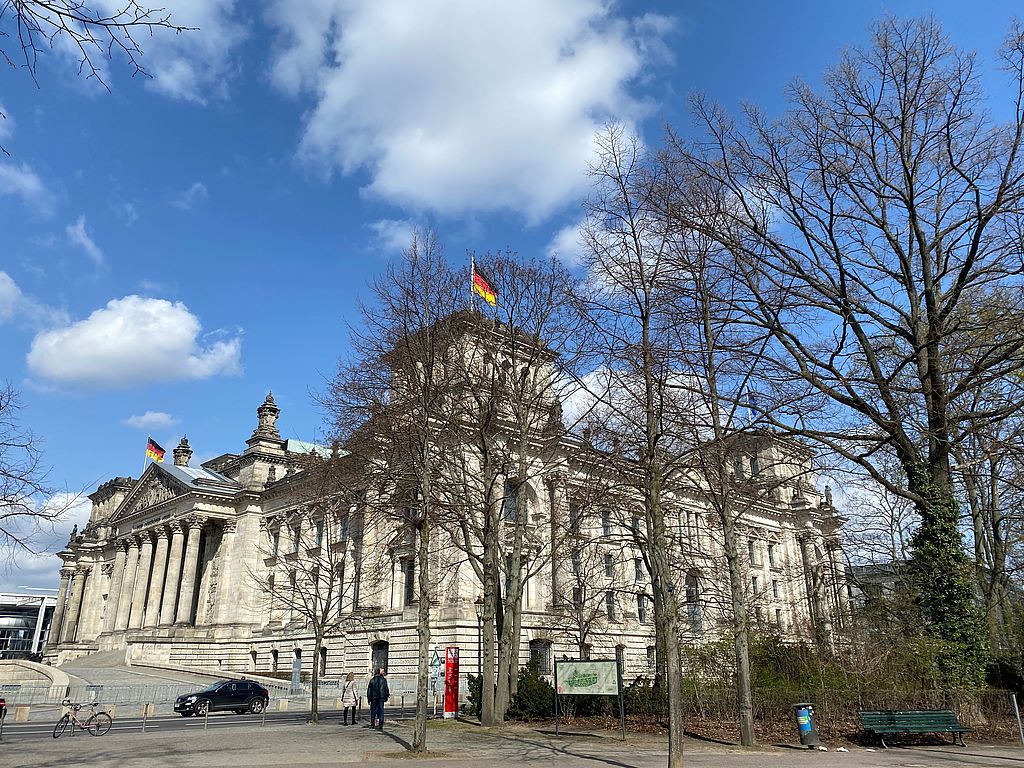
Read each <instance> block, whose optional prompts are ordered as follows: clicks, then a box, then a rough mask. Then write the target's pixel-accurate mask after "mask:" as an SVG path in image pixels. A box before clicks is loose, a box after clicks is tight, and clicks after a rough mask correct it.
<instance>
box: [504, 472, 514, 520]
mask: <svg viewBox="0 0 1024 768" xmlns="http://www.w3.org/2000/svg"><path fill="white" fill-rule="evenodd" d="M501 516H502V517H503V518H504V519H505V520H508V521H514V520H515V519H516V517H517V514H516V484H515V483H514V482H512V481H511V480H506V481H505V498H504V499H502V502H501Z"/></svg>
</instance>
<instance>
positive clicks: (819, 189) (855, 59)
mask: <svg viewBox="0 0 1024 768" xmlns="http://www.w3.org/2000/svg"><path fill="white" fill-rule="evenodd" d="M1001 60H1002V64H1003V66H1004V68H1005V70H1006V71H1007V72H1008V73H1009V75H1010V78H1011V83H1012V89H1011V97H1010V105H1009V106H1010V120H1009V122H1008V123H1007V124H997V123H995V121H994V120H993V118H992V117H991V112H990V110H989V109H987V106H986V104H985V103H984V94H983V92H982V89H981V84H980V76H979V73H978V71H977V69H976V65H975V58H974V56H973V55H971V54H968V53H965V52H963V51H961V50H959V49H957V48H956V47H955V46H954V45H953V44H952V43H950V41H949V39H948V37H947V36H946V35H945V33H944V32H943V31H942V29H941V27H940V25H939V24H938V22H937V21H935V20H934V19H931V18H926V19H919V20H911V21H902V20H899V19H895V18H886V19H883V20H882V21H880V22H878V23H877V24H876V25H875V26H874V28H873V34H872V44H871V46H870V47H869V48H867V49H860V48H853V49H850V50H848V51H847V52H846V53H844V55H843V57H842V59H841V62H840V64H839V65H838V66H837V67H835V68H834V69H832V70H830V71H829V72H828V73H826V76H825V78H824V84H825V85H824V92H823V93H818V92H816V91H815V90H814V89H813V88H812V87H811V86H809V85H806V84H803V83H798V84H796V85H795V86H794V87H793V88H792V91H791V93H792V98H793V106H792V108H791V110H790V111H789V112H788V113H787V114H786V116H785V117H784V119H782V120H779V121H777V122H771V121H769V120H768V119H767V118H766V117H765V116H764V115H763V114H761V113H760V112H758V111H757V110H756V109H754V108H750V109H748V110H747V114H746V117H747V121H746V122H747V127H746V128H745V129H744V128H740V127H737V125H736V124H735V123H733V122H732V121H731V120H730V119H729V118H728V116H726V115H725V114H724V113H723V112H722V111H721V110H720V109H718V108H716V107H714V106H711V105H708V104H707V103H705V102H703V101H702V100H700V99H698V100H696V102H695V103H696V112H697V115H698V117H699V119H700V121H701V123H702V125H703V126H704V127H705V128H706V132H707V133H706V142H705V144H704V145H703V146H702V147H701V148H700V151H696V152H694V151H690V150H689V149H687V148H685V147H683V146H682V142H679V141H678V140H676V141H675V147H674V148H675V149H676V150H678V151H679V152H680V154H681V155H684V156H688V157H689V158H690V159H691V160H693V161H694V164H695V165H696V166H699V167H700V169H701V171H702V172H703V173H704V174H705V175H706V178H707V179H708V183H709V184H710V185H718V186H719V188H720V189H721V191H722V194H723V196H725V195H727V196H728V198H729V205H724V206H722V210H721V212H722V214H723V217H724V220H725V223H724V224H723V223H722V222H721V221H719V222H716V225H715V227H714V228H713V230H709V234H710V236H712V237H718V238H720V239H721V240H723V241H727V242H728V246H729V247H730V248H733V249H735V250H736V251H737V252H738V253H742V254H743V255H744V257H745V261H746V263H747V265H748V284H749V286H750V288H751V290H752V291H753V292H754V294H755V295H756V296H757V299H758V301H757V311H756V313H754V315H753V317H756V318H757V319H758V320H759V322H760V323H761V325H762V327H764V328H765V329H766V330H769V331H770V332H771V334H772V337H773V345H772V357H773V362H774V364H775V366H776V368H777V372H776V376H777V377H778V378H779V379H783V378H786V377H789V378H792V379H794V380H796V381H800V382H802V383H804V384H805V385H806V386H807V387H808V389H809V391H810V392H812V393H813V395H814V397H815V399H816V401H817V407H814V408H810V409H808V408H806V407H803V408H802V409H801V410H802V411H803V412H802V413H798V412H795V411H788V410H785V409H784V410H782V411H780V412H777V413H776V414H775V417H776V418H774V420H773V421H774V425H775V426H776V427H777V428H780V429H787V430H791V431H795V432H798V433H800V434H803V435H806V436H809V437H812V438H813V439H815V440H817V441H819V442H821V443H822V444H824V445H825V446H827V447H828V448H829V449H830V450H832V451H835V452H836V453H838V454H839V455H840V456H843V457H845V458H846V459H848V460H849V461H851V462H854V463H856V464H858V465H860V466H861V467H862V468H864V469H865V470H866V471H867V472H868V473H869V474H870V475H871V476H872V477H873V478H874V479H875V480H876V481H877V482H879V483H880V484H882V485H883V486H885V487H886V488H887V490H889V491H890V492H891V493H894V494H897V495H901V496H904V497H906V498H908V499H909V500H910V501H911V502H912V503H913V504H914V505H915V507H916V510H917V514H918V517H919V526H918V528H917V530H916V532H915V533H914V536H913V539H912V541H911V546H912V554H913V556H912V559H911V566H912V572H913V575H914V585H915V586H914V588H915V590H916V591H917V593H918V596H919V600H918V605H919V608H920V610H921V617H922V627H923V629H924V631H925V632H926V633H927V634H929V635H930V636H932V637H933V638H935V639H938V640H940V641H941V642H943V643H945V651H944V652H943V653H942V654H941V658H940V661H939V665H940V667H941V669H942V672H943V675H944V677H945V679H946V681H947V683H948V684H950V685H976V684H979V683H980V682H981V680H982V677H983V666H984V658H985V643H984V635H983V632H982V631H981V623H980V622H979V621H978V617H977V612H976V610H975V608H974V604H973V595H972V584H971V581H972V574H971V571H970V567H969V563H968V560H967V557H966V553H965V552H964V549H963V539H962V537H961V533H960V530H959V527H958V526H959V521H960V510H959V505H958V503H957V500H956V497H955V493H954V477H953V468H952V448H953V439H954V436H955V434H956V420H957V419H958V418H959V417H958V416H957V415H956V413H957V404H958V403H959V402H960V401H962V400H963V399H964V398H966V397H969V393H971V392H972V391H974V390H976V389H977V385H978V384H979V383H980V382H984V381H989V380H994V379H1001V378H1005V377H1008V376H1012V375H1016V373H1017V372H1018V371H1019V370H1020V366H1021V358H1020V354H1019V353H1020V350H1021V349H1022V347H1024V333H1022V332H1021V331H1020V328H1019V327H1018V328H1017V329H1015V330H1014V331H1013V332H1011V333H1008V334H1005V335H998V336H995V337H988V338H986V337H985V336H984V335H983V334H981V333H980V332H979V331H980V330H981V328H980V327H979V318H978V317H976V316H974V315H973V313H972V312H971V307H970V305H971V302H972V301H973V297H974V296H975V295H976V294H977V292H978V291H979V290H982V289H988V290H991V289H994V288H996V287H998V286H1011V285H1013V284H1015V283H1016V282H1017V281H1018V280H1019V276H1020V275H1021V273H1022V271H1024V264H1022V260H1021V252H1022V249H1021V242H1022V232H1024V226H1022V224H1024V220H1022V217H1021V213H1022V211H1021V204H1022V200H1024V172H1022V171H1024V166H1022V162H1024V159H1022V157H1021V152H1020V150H1021V142H1022V139H1024V27H1022V26H1020V25H1014V27H1013V28H1012V29H1011V32H1010V34H1009V36H1008V37H1007V40H1006V43H1005V45H1004V47H1003V49H1002V51H1001ZM965 334H967V335H971V336H973V337H974V338H975V340H976V346H975V356H974V360H973V362H972V363H971V364H970V365H966V366H963V367H958V366H956V365H952V364H951V363H950V360H951V358H950V355H949V353H950V351H951V349H950V346H951V344H952V343H953V342H954V339H955V338H956V337H958V336H960V337H962V336H964V335H965ZM808 413H811V414H813V418H809V417H808ZM1008 414H1009V410H1008V409H1007V408H999V409H996V410H994V411H991V412H989V413H987V414H986V418H988V419H989V420H990V421H992V422H995V421H998V420H999V419H1002V418H1005V417H1006V416H1007V415H1008ZM886 454H891V455H893V456H895V457H896V459H897V460H898V462H899V464H900V466H901V469H902V472H901V475H902V477H900V478H898V481H894V479H893V478H892V477H890V476H887V475H886V473H884V472H883V471H881V469H880V467H879V462H880V461H881V460H884V457H885V455H886Z"/></svg>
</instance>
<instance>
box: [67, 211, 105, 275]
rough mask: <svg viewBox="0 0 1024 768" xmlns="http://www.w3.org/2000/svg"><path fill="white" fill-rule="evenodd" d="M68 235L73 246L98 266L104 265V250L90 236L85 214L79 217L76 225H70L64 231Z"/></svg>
mask: <svg viewBox="0 0 1024 768" xmlns="http://www.w3.org/2000/svg"><path fill="white" fill-rule="evenodd" d="M64 231H65V232H66V233H67V235H68V240H70V241H71V244H72V245H77V246H78V247H79V248H81V249H82V250H83V251H85V255H86V256H88V257H89V258H90V259H91V260H92V262H93V263H94V264H95V265H96V266H100V265H101V264H103V250H102V249H101V248H100V247H99V246H98V245H96V241H95V240H93V239H92V235H90V234H89V230H88V229H87V228H86V225H85V214H84V213H83V214H82V215H81V216H79V217H78V220H77V221H76V222H75V223H74V224H68V226H67V227H66V228H65V230H64Z"/></svg>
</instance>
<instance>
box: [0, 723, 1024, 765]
mask: <svg viewBox="0 0 1024 768" xmlns="http://www.w3.org/2000/svg"><path fill="white" fill-rule="evenodd" d="M411 736H412V728H411V722H408V721H405V722H391V723H388V725H387V728H386V730H385V731H384V732H383V733H378V732H377V731H371V730H369V729H366V728H363V727H356V728H352V727H348V728H345V727H342V726H340V725H339V724H338V723H337V720H336V719H335V718H334V717H330V718H328V719H327V720H326V721H324V722H322V723H321V724H320V725H319V726H310V725H290V726H276V727H275V726H268V727H265V728H259V727H253V728H231V729H225V730H221V731H211V732H206V733H203V732H199V733H197V734H196V735H193V734H192V733H190V734H189V735H188V736H187V738H183V737H182V734H180V733H163V734H161V733H159V732H155V733H146V734H113V733H112V734H110V735H107V736H103V737H100V738H94V737H91V736H88V737H79V736H76V737H75V738H74V739H71V738H66V737H65V738H61V739H59V740H53V739H34V740H24V741H19V740H17V739H11V738H8V737H6V736H5V738H4V739H3V741H2V742H0V766H3V767H4V768H7V766H10V767H11V768H15V767H16V768H50V767H51V766H54V767H56V766H62V767H64V766H97V767H98V766H103V767H108V766H109V767H110V768H121V767H122V766H124V767H126V768H127V767H129V766H130V767H131V768H158V767H159V768H165V767H166V766H173V768H192V767H193V766H195V768H228V766H231V767H232V768H234V767H235V766H246V767H248V766H253V767H254V768H259V767H261V766H295V768H302V767H303V766H324V765H337V764H342V763H362V764H364V765H370V766H384V765H390V766H394V765H403V764H404V765H409V764H410V763H413V764H416V765H422V766H424V768H426V767H427V766H431V767H435V766H436V767H438V768H440V767H441V766H487V765H490V766H502V768H504V767H505V766H534V765H542V766H545V765H546V766H588V767H589V768H655V767H656V766H663V765H665V759H666V756H665V743H664V739H663V738H662V739H656V738H646V737H642V736H635V735H633V736H630V738H629V740H628V741H627V742H626V743H622V742H620V741H619V740H618V739H616V738H614V737H613V736H610V735H609V736H592V735H585V734H576V735H568V736H562V737H555V736H554V735H553V734H551V733H550V732H547V731H537V730H532V729H529V728H525V727H520V726H512V727H509V728H508V729H505V730H502V731H501V732H498V731H493V730H490V729H482V728H480V727H478V726H474V725H471V724H467V723H454V722H433V723H431V727H430V732H429V744H430V747H431V750H432V751H435V752H440V753H442V754H439V755H437V756H436V757H432V758H430V759H423V758H416V759H412V760H408V759H402V758H403V757H404V758H408V757H410V755H408V754H403V753H404V744H405V743H407V742H408V741H409V739H410V738H411ZM685 756H686V763H687V765H690V766H698V767H704V766H707V767H708V768H747V767H748V766H749V768H761V767H762V766H786V767H787V768H802V766H814V767H815V768H838V767H839V766H851V767H853V766H856V767H857V768H890V767H892V768H917V767H918V766H920V767H921V768H925V767H928V766H940V767H944V766H1014V765H1020V766H1024V748H1020V747H1013V746H1005V745H1004V746H988V745H975V744H971V743H970V742H968V746H967V748H966V749H962V748H959V747H953V746H934V747H908V748H894V749H890V750H877V751H873V752H872V751H867V750H865V749H864V748H859V747H851V751H850V752H832V751H830V752H828V753H824V752H812V751H810V750H806V749H795V748H783V747H767V748H762V749H758V750H744V749H740V748H732V747H722V746H717V745H709V744H707V743H704V742H699V741H688V742H687V744H686V747H685Z"/></svg>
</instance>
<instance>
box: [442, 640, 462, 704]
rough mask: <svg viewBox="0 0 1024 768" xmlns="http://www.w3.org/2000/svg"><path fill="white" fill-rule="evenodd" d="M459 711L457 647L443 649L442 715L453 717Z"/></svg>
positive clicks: (451, 646) (450, 646)
mask: <svg viewBox="0 0 1024 768" xmlns="http://www.w3.org/2000/svg"><path fill="white" fill-rule="evenodd" d="M458 712H459V647H458V646H457V645H449V646H448V647H447V648H445V649H444V716H445V718H446V719H447V718H452V717H455V716H456V715H457V714H458Z"/></svg>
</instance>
